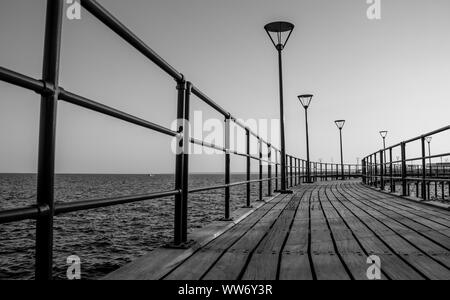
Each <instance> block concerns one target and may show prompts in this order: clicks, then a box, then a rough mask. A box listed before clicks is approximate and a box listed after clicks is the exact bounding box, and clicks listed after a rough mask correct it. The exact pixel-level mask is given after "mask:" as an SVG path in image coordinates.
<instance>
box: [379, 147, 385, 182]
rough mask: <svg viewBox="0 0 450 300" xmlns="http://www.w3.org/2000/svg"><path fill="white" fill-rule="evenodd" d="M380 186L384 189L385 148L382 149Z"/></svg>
mask: <svg viewBox="0 0 450 300" xmlns="http://www.w3.org/2000/svg"><path fill="white" fill-rule="evenodd" d="M379 153H380V188H381V190H384V167H385V165H384V150H380V152H379Z"/></svg>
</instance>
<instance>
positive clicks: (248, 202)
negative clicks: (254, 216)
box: [245, 129, 251, 208]
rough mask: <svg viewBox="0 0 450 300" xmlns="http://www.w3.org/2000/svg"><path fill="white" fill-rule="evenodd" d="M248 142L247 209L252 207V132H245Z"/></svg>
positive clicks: (247, 130)
mask: <svg viewBox="0 0 450 300" xmlns="http://www.w3.org/2000/svg"><path fill="white" fill-rule="evenodd" d="M245 134H246V140H247V149H246V150H247V205H246V206H247V207H248V208H250V207H251V193H250V172H251V170H250V130H249V129H246V130H245Z"/></svg>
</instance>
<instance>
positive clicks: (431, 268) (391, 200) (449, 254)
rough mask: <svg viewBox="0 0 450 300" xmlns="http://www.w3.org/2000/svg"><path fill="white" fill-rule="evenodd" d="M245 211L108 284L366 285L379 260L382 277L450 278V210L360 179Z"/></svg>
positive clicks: (307, 188) (300, 190)
mask: <svg viewBox="0 0 450 300" xmlns="http://www.w3.org/2000/svg"><path fill="white" fill-rule="evenodd" d="M243 212H244V213H245V214H244V215H242V212H241V216H240V217H238V216H235V221H234V222H231V223H230V222H228V223H226V222H218V223H217V224H213V225H211V226H209V227H207V228H206V229H204V230H203V232H202V233H197V234H193V235H191V238H193V239H196V240H197V242H198V244H197V246H196V247H194V248H192V249H185V250H183V249H157V250H155V251H153V252H151V253H150V254H149V255H147V256H145V257H142V258H140V259H138V260H136V261H135V262H133V263H131V264H129V265H126V266H124V267H123V268H121V269H119V270H117V271H115V272H113V273H112V274H110V275H109V276H107V277H106V278H105V279H166V280H175V279H181V280H199V279H200V280H201V279H204V280H246V279H255V280H275V279H281V280H288V279H289V280H293V279H305V280H310V279H319V280H326V279H343V280H345V279H347V280H350V279H356V280H367V279H368V278H367V270H368V268H369V267H370V266H371V263H368V257H369V256H372V255H376V256H378V257H379V258H380V260H381V279H392V280H400V279H446V280H449V279H450V251H449V249H450V212H449V211H446V210H442V209H439V208H434V207H430V206H426V205H423V204H421V203H414V202H412V201H408V200H405V199H401V198H399V197H396V196H395V195H389V194H386V193H382V192H379V191H376V190H374V189H372V188H370V187H367V186H365V185H363V184H361V183H360V181H323V182H317V183H315V184H310V185H306V184H303V185H301V186H300V187H296V188H294V194H293V195H277V196H275V197H274V198H272V199H270V200H268V201H265V202H259V203H258V204H257V207H255V208H254V209H252V210H248V211H246V212H245V211H243ZM224 224H228V225H224ZM224 226H225V227H224ZM220 228H222V230H220Z"/></svg>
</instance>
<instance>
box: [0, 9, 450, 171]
mask: <svg viewBox="0 0 450 300" xmlns="http://www.w3.org/2000/svg"><path fill="white" fill-rule="evenodd" d="M98 2H99V3H101V4H102V5H103V6H104V7H105V8H107V9H108V10H109V11H110V12H112V13H113V14H114V15H115V16H116V17H117V18H118V19H119V20H120V21H121V22H122V23H124V24H125V25H126V26H127V27H128V28H130V29H131V30H132V31H133V32H134V33H135V34H136V35H137V36H138V37H140V38H141V39H142V40H143V41H144V42H146V43H147V44H148V45H149V46H150V47H151V48H152V49H153V50H155V51H156V52H157V53H158V54H159V55H160V56H162V57H163V58H164V59H165V60H166V61H167V62H169V63H170V64H171V65H172V66H173V67H175V68H176V69H177V70H178V71H179V72H181V73H183V74H184V75H185V76H186V78H187V79H188V80H189V81H191V82H193V83H194V84H195V86H196V87H198V88H199V89H200V90H202V91H203V92H204V93H205V94H207V95H208V96H209V97H210V98H212V99H213V100H214V101H215V102H217V103H218V104H220V105H221V106H222V107H224V108H225V109H226V110H228V111H230V112H231V113H232V114H233V115H234V116H236V117H239V118H241V119H243V120H247V119H256V120H259V119H268V120H272V119H278V118H279V108H278V105H279V104H278V103H279V102H278V69H277V56H276V51H275V49H274V47H273V45H272V44H271V42H270V41H269V39H268V37H267V35H266V33H265V32H264V30H263V26H264V25H265V24H266V23H269V22H272V21H278V20H285V21H289V22H292V23H294V24H295V25H296V27H295V30H294V32H293V34H292V36H291V39H290V40H289V43H288V44H287V45H286V48H285V50H284V51H283V61H284V87H285V89H284V92H285V111H286V113H285V120H286V124H285V125H286V150H287V152H288V153H290V154H292V155H295V156H299V157H306V146H305V119H304V111H303V108H302V107H301V106H300V103H299V101H298V99H297V95H299V94H303V93H313V94H314V95H315V97H314V99H313V101H312V104H311V106H310V109H309V129H310V153H311V160H322V161H324V162H335V163H337V162H338V161H339V132H338V130H337V128H336V126H335V124H334V122H333V121H334V120H336V119H345V120H347V123H346V124H345V127H344V130H343V142H344V160H345V162H347V163H356V161H357V158H361V157H364V156H365V155H367V154H370V153H372V152H375V151H377V150H379V149H380V148H381V147H382V141H381V137H380V135H379V131H380V130H388V131H389V134H388V137H387V144H388V145H389V144H394V143H398V142H400V141H402V140H406V139H409V138H411V137H415V136H417V135H420V134H424V133H426V132H429V131H432V130H434V129H437V128H440V127H444V126H447V125H448V124H449V122H448V118H449V111H450V102H449V99H450V84H449V79H450V55H449V53H450V36H449V34H448V28H450V17H449V14H448V12H449V11H450V2H449V1H448V0H433V1H427V0H389V1H388V0H381V19H380V20H369V19H368V18H367V14H366V11H367V9H368V7H369V4H367V3H366V0H340V1H335V0H226V1H225V0H127V1H123V0H99V1H98ZM81 17H82V18H81V20H68V19H65V20H64V24H63V43H62V55H61V75H60V85H61V86H62V87H63V88H65V89H66V90H69V91H72V92H74V93H77V94H80V95H82V96H85V97H88V98H90V99H93V100H95V101H98V102H101V103H104V104H106V105H109V106H112V107H114V108H117V109H121V110H124V111H125V112H127V113H130V114H134V115H136V116H138V117H141V118H144V119H146V120H149V121H152V122H155V123H157V124H160V125H163V126H166V127H170V126H171V124H172V122H173V121H174V119H175V117H176V90H175V82H174V80H173V79H171V78H170V77H169V76H168V75H166V74H165V73H164V72H162V71H161V70H160V69H159V68H158V67H157V66H155V65H154V64H153V63H152V62H150V61H148V60H147V59H146V58H144V57H143V56H142V55H141V54H139V53H138V52H137V51H136V50H134V49H133V48H132V47H129V46H128V45H127V44H126V43H125V42H124V41H122V40H121V39H120V38H119V37H118V36H116V35H115V34H114V33H113V32H111V31H110V30H108V29H107V28H106V26H104V25H103V24H101V23H100V22H99V21H97V20H96V19H95V18H94V17H92V16H91V15H90V14H89V13H88V12H87V11H84V10H82V12H81ZM44 19H45V1H44V0H1V1H0V41H1V43H0V66H2V67H6V68H9V69H12V70H14V71H17V72H20V73H24V74H27V75H29V76H31V77H34V78H36V79H39V78H40V77H41V70H42V56H43V53H42V48H43V36H44V23H45V20H44ZM39 100H40V97H39V95H37V94H35V93H33V92H29V91H26V90H23V89H20V88H17V87H14V86H12V85H9V84H6V83H3V82H0V141H1V143H0V173H12V172H19V173H34V172H36V170H37V145H38V121H39ZM192 110H193V111H202V113H203V118H204V119H209V118H219V120H220V118H221V116H220V115H218V114H217V113H215V112H214V111H213V110H211V109H210V108H209V107H207V106H206V105H205V104H203V103H201V101H200V100H198V99H196V98H193V100H192ZM448 138H449V136H448V134H441V135H439V136H436V137H434V138H433V142H432V151H433V154H436V153H438V152H439V153H445V152H449V151H448V146H449V143H448V141H449V139H448ZM273 142H274V144H278V141H273ZM170 145H171V139H170V138H168V137H166V136H163V135H161V134H159V133H155V132H152V131H149V130H146V129H142V128H139V127H136V126H133V125H130V124H127V123H124V122H122V121H118V120H115V119H112V118H110V117H106V116H103V115H100V114H97V113H94V112H91V111H87V110H85V109H82V108H79V107H75V106H73V105H70V104H66V103H64V102H59V104H58V123H57V141H56V172H58V173H126V174H135V173H171V172H173V170H174V162H175V159H174V155H173V154H172V152H171V150H170ZM418 146H419V145H417V143H416V145H411V146H410V147H409V148H408V150H407V152H408V154H409V155H415V153H416V152H417V151H418V149H419V147H418ZM397 155H398V154H397V153H396V152H395V153H394V156H397ZM244 168H245V165H244V160H243V159H242V158H237V157H233V158H232V171H234V172H239V171H242V170H244ZM253 168H256V164H255V163H253ZM223 169H224V163H223V155H205V154H203V155H193V156H191V159H190V170H191V172H221V171H223Z"/></svg>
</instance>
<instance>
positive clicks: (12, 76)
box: [0, 67, 45, 93]
mask: <svg viewBox="0 0 450 300" xmlns="http://www.w3.org/2000/svg"><path fill="white" fill-rule="evenodd" d="M0 80H1V81H4V82H7V83H10V84H13V85H16V86H19V87H22V88H25V89H28V90H32V91H34V92H37V93H42V92H43V91H44V90H45V84H44V82H42V81H40V80H37V79H34V78H31V77H28V76H26V75H23V74H20V73H17V72H14V71H12V70H9V69H6V68H3V67H0Z"/></svg>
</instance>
